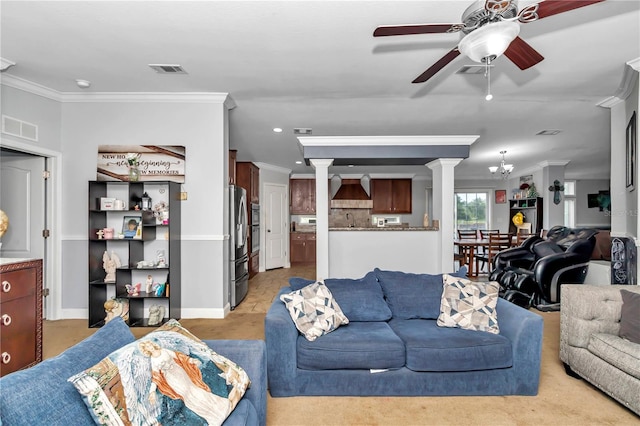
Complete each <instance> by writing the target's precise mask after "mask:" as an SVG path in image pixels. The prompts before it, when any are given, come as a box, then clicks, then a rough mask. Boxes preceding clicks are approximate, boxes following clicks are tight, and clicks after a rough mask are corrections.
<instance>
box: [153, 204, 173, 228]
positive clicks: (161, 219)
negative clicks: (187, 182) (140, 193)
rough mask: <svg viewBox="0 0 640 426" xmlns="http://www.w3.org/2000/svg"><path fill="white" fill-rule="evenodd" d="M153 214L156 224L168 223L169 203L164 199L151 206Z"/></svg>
mask: <svg viewBox="0 0 640 426" xmlns="http://www.w3.org/2000/svg"><path fill="white" fill-rule="evenodd" d="M153 216H154V217H155V218H156V224H157V225H167V224H169V205H168V204H167V203H166V201H160V202H159V203H157V204H156V205H155V206H153Z"/></svg>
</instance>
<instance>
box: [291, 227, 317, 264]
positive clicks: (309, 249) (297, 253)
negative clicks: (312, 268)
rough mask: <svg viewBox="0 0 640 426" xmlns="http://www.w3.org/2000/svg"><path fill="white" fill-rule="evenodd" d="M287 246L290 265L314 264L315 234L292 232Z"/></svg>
mask: <svg viewBox="0 0 640 426" xmlns="http://www.w3.org/2000/svg"><path fill="white" fill-rule="evenodd" d="M290 235H291V241H290V245H289V250H290V256H289V261H290V262H291V264H315V263H316V234H315V232H292V233H291V234H290Z"/></svg>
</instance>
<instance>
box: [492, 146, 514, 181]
mask: <svg viewBox="0 0 640 426" xmlns="http://www.w3.org/2000/svg"><path fill="white" fill-rule="evenodd" d="M506 153H507V151H500V154H502V161H500V165H499V166H489V171H490V172H491V174H493V175H495V174H496V173H500V175H501V176H502V179H508V178H509V175H510V174H511V172H512V171H513V164H505V163H504V155H505V154H506Z"/></svg>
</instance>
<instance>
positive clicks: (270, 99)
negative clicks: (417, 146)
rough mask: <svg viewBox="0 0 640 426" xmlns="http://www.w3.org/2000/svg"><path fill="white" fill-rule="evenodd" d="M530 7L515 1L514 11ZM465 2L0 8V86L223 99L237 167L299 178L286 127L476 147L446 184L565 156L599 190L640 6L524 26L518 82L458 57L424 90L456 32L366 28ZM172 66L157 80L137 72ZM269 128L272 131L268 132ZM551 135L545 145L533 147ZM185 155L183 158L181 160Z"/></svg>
mask: <svg viewBox="0 0 640 426" xmlns="http://www.w3.org/2000/svg"><path fill="white" fill-rule="evenodd" d="M529 3H532V2H531V1H525V0H521V1H520V6H521V7H522V6H523V5H526V4H529ZM470 4H471V1H470V0H469V1H457V0H447V1H435V0H432V1H395V0H394V1H196V2H188V1H158V2H155V1H116V2H110V1H69V2H64V1H44V2H35V1H6V0H3V1H2V3H1V6H0V8H1V9H0V12H1V14H0V19H1V24H2V28H1V49H2V50H1V55H2V57H3V58H7V59H10V60H12V61H14V62H16V63H17V65H16V66H14V67H12V68H10V69H9V70H8V71H6V72H5V73H3V76H6V75H11V76H14V77H18V78H21V79H24V80H27V81H30V82H33V83H37V84H39V85H42V86H45V87H47V88H50V89H53V90H56V91H59V92H63V93H66V92H78V91H80V90H81V89H79V88H78V87H77V86H76V85H75V79H78V78H80V79H86V80H89V81H91V82H92V86H91V88H89V89H86V91H90V92H226V93H229V94H230V95H231V97H232V98H233V99H234V101H235V102H236V104H237V107H236V108H235V109H234V110H233V111H232V112H231V129H230V135H231V139H230V145H231V148H235V149H237V150H238V159H239V160H240V161H256V162H263V163H268V164H272V165H274V166H279V167H283V168H287V169H292V171H293V172H294V173H312V172H313V169H312V168H311V167H308V166H305V165H304V164H303V165H296V164H295V161H296V160H301V159H302V157H301V152H300V149H299V147H298V143H297V139H296V137H295V136H294V134H293V128H294V127H310V128H312V129H313V135H322V136H360V135H365V136H369V135H480V138H479V139H478V141H477V142H476V143H475V144H473V145H472V147H471V153H470V156H469V158H468V159H466V160H464V161H463V162H462V163H461V164H460V165H459V166H457V167H456V178H462V179H470V178H488V177H489V173H488V171H487V167H488V166H490V165H496V164H498V163H499V161H500V155H499V152H500V151H501V150H503V149H506V150H507V162H509V163H513V164H514V165H515V167H516V171H515V173H516V174H518V173H519V172H523V171H531V170H533V169H535V168H536V167H538V164H539V163H540V162H543V161H560V160H570V162H569V164H568V165H567V167H566V174H567V176H568V177H570V178H608V177H609V170H610V154H609V151H610V150H609V140H610V136H609V135H610V131H609V110H608V109H606V108H602V107H599V106H597V103H598V102H600V101H602V100H604V99H606V98H607V97H609V96H611V95H614V94H615V93H616V91H617V89H618V88H619V86H620V83H621V81H622V77H623V70H624V65H625V63H626V62H628V61H632V60H634V59H636V58H639V57H640V1H637V0H608V1H605V2H602V3H598V4H595V5H591V6H587V7H584V8H581V9H576V10H573V11H570V12H566V13H563V14H559V15H555V16H552V17H549V18H545V19H542V20H540V21H536V22H533V23H529V24H522V26H521V32H520V37H521V38H522V39H524V40H525V41H527V42H528V43H529V44H530V45H531V46H533V47H534V48H535V49H536V50H537V51H538V52H540V53H541V54H542V55H543V56H544V57H545V60H544V61H542V62H541V63H539V64H538V65H536V66H534V67H532V68H530V69H529V70H526V71H521V70H519V69H518V68H517V67H516V66H515V65H514V64H513V63H511V62H510V61H509V60H508V59H507V58H505V57H504V56H503V57H501V58H498V60H496V61H495V62H494V64H495V68H494V69H493V70H492V73H491V75H492V81H491V86H492V92H493V94H494V99H493V100H492V101H490V102H487V101H485V100H484V95H485V90H486V79H485V78H484V77H483V76H482V75H466V76H465V75H458V74H455V72H456V71H457V70H458V69H459V68H460V67H462V66H463V65H465V64H470V63H472V62H471V61H470V60H468V59H466V58H465V57H464V56H463V55H461V56H459V57H458V58H457V59H455V60H454V61H453V62H452V63H451V64H449V65H448V66H447V67H445V68H444V69H443V70H442V71H441V72H440V73H439V74H438V75H436V76H435V77H434V78H432V79H431V80H429V81H428V82H427V83H423V84H412V83H411V81H412V80H413V79H414V78H415V77H417V76H418V75H419V74H421V73H422V72H423V71H424V70H425V69H426V68H428V67H429V66H430V65H432V64H433V63H434V62H435V61H437V60H438V59H440V58H441V57H442V56H443V55H444V54H445V53H447V52H448V51H449V50H450V49H451V48H453V47H454V46H456V45H457V43H458V41H459V39H460V35H459V34H426V35H410V36H398V37H383V38H374V37H373V36H372V33H373V30H374V29H375V28H376V27H377V26H379V25H397V24H417V23H457V22H459V21H460V17H461V15H462V12H463V11H464V10H465V9H466V8H467V6H469V5H470ZM152 63H170V64H180V65H182V66H183V67H184V68H185V70H186V71H187V72H188V74H186V75H161V74H156V73H155V72H153V71H152V70H151V69H150V68H149V67H148V66H147V64H152ZM273 127H282V128H283V129H284V132H283V133H280V134H277V133H274V132H273V131H272V128H273ZM543 129H560V130H562V132H561V133H560V134H558V135H556V136H536V135H535V134H536V133H537V132H539V131H541V130H543ZM187 154H188V153H187ZM331 171H332V172H338V173H340V172H342V173H345V172H347V173H361V172H368V173H383V172H397V173H416V174H422V175H430V171H429V169H428V168H427V167H422V166H414V167H407V166H403V167H391V168H388V167H387V168H385V169H381V168H376V167H368V168H363V167H355V168H346V167H344V168H335V169H334V170H331Z"/></svg>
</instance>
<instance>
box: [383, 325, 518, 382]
mask: <svg viewBox="0 0 640 426" xmlns="http://www.w3.org/2000/svg"><path fill="white" fill-rule="evenodd" d="M389 326H390V327H391V329H393V331H394V332H395V333H396V334H397V335H398V336H399V337H400V338H401V339H402V341H403V342H404V344H405V346H406V351H407V362H406V367H407V368H409V369H410V370H413V371H474V370H492V369H496V368H508V367H511V366H512V365H513V357H512V347H511V341H510V340H509V339H508V338H506V337H505V336H502V335H500V334H491V333H478V332H475V331H471V330H464V329H461V328H446V327H438V325H437V324H436V321H435V320H423V319H409V320H400V319H395V318H394V319H392V320H391V321H389Z"/></svg>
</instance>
